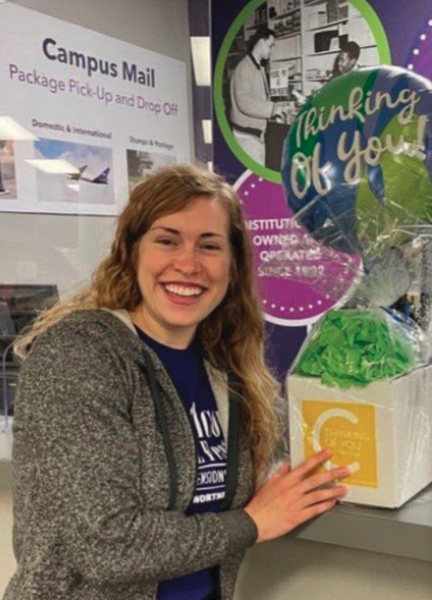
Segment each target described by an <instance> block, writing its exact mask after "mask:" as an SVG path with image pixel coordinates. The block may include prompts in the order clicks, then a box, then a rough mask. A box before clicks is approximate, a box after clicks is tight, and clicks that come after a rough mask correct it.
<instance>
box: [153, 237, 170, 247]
mask: <svg viewBox="0 0 432 600" xmlns="http://www.w3.org/2000/svg"><path fill="white" fill-rule="evenodd" d="M156 243H157V244H162V246H171V245H173V244H174V243H175V242H174V240H172V239H171V238H159V239H158V240H156Z"/></svg>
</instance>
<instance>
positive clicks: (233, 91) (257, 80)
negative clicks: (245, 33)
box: [230, 27, 284, 165]
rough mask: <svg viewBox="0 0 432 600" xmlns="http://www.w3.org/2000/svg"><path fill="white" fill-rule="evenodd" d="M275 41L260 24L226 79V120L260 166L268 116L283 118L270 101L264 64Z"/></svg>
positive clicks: (263, 158) (246, 150) (275, 105)
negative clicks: (227, 88)
mask: <svg viewBox="0 0 432 600" xmlns="http://www.w3.org/2000/svg"><path fill="white" fill-rule="evenodd" d="M274 43H275V34H274V31H273V30H272V29H269V28H268V27H260V28H258V29H257V31H256V32H255V33H254V35H253V36H252V37H251V38H250V40H249V42H248V47H247V54H246V56H245V57H244V58H243V59H242V60H241V61H240V62H239V64H238V65H237V67H236V68H235V70H234V73H233V75H232V78H231V82H230V104H231V107H230V121H231V126H232V131H233V135H234V137H235V139H236V141H237V143H238V144H239V146H241V148H242V149H243V150H244V151H245V152H246V153H247V154H248V155H249V156H250V157H251V158H253V160H255V161H256V162H257V163H259V164H260V165H264V162H265V143H264V135H265V130H266V126H267V121H268V120H269V119H275V120H277V119H280V120H283V119H284V114H283V111H282V110H281V109H280V108H278V104H277V103H276V102H272V101H271V100H270V88H269V84H268V80H267V74H266V70H265V64H266V63H267V62H268V60H269V58H270V55H271V53H272V49H273V46H274Z"/></svg>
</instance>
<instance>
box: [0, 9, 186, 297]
mask: <svg viewBox="0 0 432 600" xmlns="http://www.w3.org/2000/svg"><path fill="white" fill-rule="evenodd" d="M10 4H17V5H20V6H24V7H26V8H30V9H32V10H37V11H39V12H43V13H45V14H48V15H50V16H52V17H55V18H58V19H63V20H65V21H69V22H71V23H74V24H76V25H80V26H82V27H86V28H87V29H93V30H95V31H98V32H99V33H102V34H105V35H109V36H112V37H115V38H118V39H120V40H123V41H125V42H128V43H131V44H135V45H138V46H143V47H144V48H147V49H149V50H153V51H155V52H160V53H161V54H165V55H167V56H170V57H173V58H177V59H179V60H182V61H185V62H186V65H187V73H188V77H189V81H190V80H191V79H190V77H191V64H190V44H189V20H188V2H187V0H55V1H53V0H20V1H17V2H10ZM1 9H2V4H1V3H0V18H1ZM188 93H189V105H190V122H191V123H192V122H193V121H192V100H191V98H192V94H191V90H189V92H188ZM189 138H190V139H189V141H190V146H191V148H193V131H192V125H191V127H190V132H189ZM124 200H126V198H124ZM113 224H114V218H113V217H96V216H92V217H88V216H75V215H67V216H65V215H41V214H14V213H0V283H55V284H57V285H58V286H59V290H60V292H61V293H68V292H70V291H73V290H75V289H76V288H77V286H81V285H82V284H83V283H84V282H86V281H87V280H88V277H89V276H90V274H91V273H92V272H93V270H94V269H95V267H96V265H97V264H98V263H99V261H100V260H101V259H102V258H103V257H104V256H105V254H106V252H107V250H108V247H109V244H110V242H111V238H112V232H113Z"/></svg>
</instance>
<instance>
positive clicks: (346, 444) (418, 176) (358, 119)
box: [269, 67, 432, 508]
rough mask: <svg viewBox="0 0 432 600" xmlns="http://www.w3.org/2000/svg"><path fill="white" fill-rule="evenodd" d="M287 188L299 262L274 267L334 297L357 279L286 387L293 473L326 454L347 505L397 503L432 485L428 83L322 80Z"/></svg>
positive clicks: (319, 325) (381, 77) (390, 74)
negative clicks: (341, 480)
mask: <svg viewBox="0 0 432 600" xmlns="http://www.w3.org/2000/svg"><path fill="white" fill-rule="evenodd" d="M282 180H283V184H284V190H285V195H286V199H287V202H288V205H289V207H290V210H291V211H292V212H293V214H294V216H295V218H296V219H297V222H298V223H299V225H300V226H301V227H302V228H303V229H304V231H305V232H307V235H305V236H304V238H303V239H304V243H305V246H306V245H307V252H304V253H300V254H299V255H300V256H302V257H305V262H304V265H303V267H302V266H301V264H300V268H298V265H297V266H296V268H292V264H290V265H288V264H286V265H284V264H283V263H284V258H283V257H284V253H283V251H282V250H283V248H280V249H279V250H281V251H280V252H278V251H277V250H278V249H276V248H275V250H276V251H275V252H273V254H272V256H274V257H275V258H274V259H273V263H274V264H269V267H275V266H277V267H278V268H280V267H281V266H284V267H285V268H284V269H280V272H281V273H283V276H284V277H293V278H301V279H302V281H306V282H307V283H308V285H311V286H314V287H316V288H317V289H318V290H320V291H321V292H323V293H325V294H326V296H327V297H331V296H332V295H333V296H334V297H335V298H338V292H339V290H340V288H341V277H340V273H341V272H343V269H342V271H341V268H340V267H341V266H342V267H343V268H344V269H345V272H348V271H350V272H351V274H352V271H353V270H355V277H354V278H353V280H354V284H353V285H352V286H351V288H350V291H349V294H347V295H346V296H345V297H344V299H343V301H342V302H339V305H337V304H336V302H335V306H334V308H333V309H331V310H329V311H328V312H326V313H325V314H324V315H323V316H322V317H321V318H320V319H319V321H318V322H316V323H315V325H314V326H313V327H312V330H311V331H310V332H309V335H308V336H307V338H306V340H305V342H304V344H303V346H302V348H301V350H300V352H299V355H298V357H297V359H296V361H295V362H294V364H293V366H292V368H291V370H290V373H289V375H288V378H287V393H288V401H289V415H290V422H289V430H290V452H291V460H292V463H293V465H296V464H298V463H300V462H301V461H303V460H304V459H305V458H307V457H308V456H311V455H312V454H314V453H315V452H317V451H319V450H321V449H323V448H326V447H328V448H331V449H332V457H331V460H330V461H328V464H327V465H326V467H327V468H330V467H332V466H335V465H340V466H349V468H350V472H351V474H350V475H349V477H348V478H347V479H346V480H345V482H346V484H347V486H348V494H347V496H346V497H345V499H344V501H348V502H354V503H360V504H367V505H373V506H382V507H393V508H394V507H398V506H401V505H402V504H403V503H404V502H406V501H407V500H408V499H409V498H411V497H412V496H413V495H415V494H416V493H418V492H419V491H420V490H421V489H423V488H424V487H425V486H427V485H428V484H429V483H430V482H432V366H431V365H430V358H431V343H430V338H431V335H430V333H431V324H430V312H431V310H430V309H431V302H430V299H431V292H432V289H431V288H432V253H431V248H432V225H431V224H432V84H431V83H430V82H429V81H428V80H425V79H424V78H422V77H419V76H417V75H415V74H414V73H412V72H410V71H407V70H405V69H401V68H397V67H377V68H367V69H366V68H365V69H358V70H356V71H352V72H350V73H347V74H346V75H344V76H342V77H340V78H338V79H336V80H334V81H331V82H330V83H329V84H327V85H325V86H324V87H323V88H322V89H321V91H320V92H319V93H318V94H316V95H315V96H313V97H311V98H309V100H308V102H307V103H306V105H305V106H304V107H303V109H302V110H301V112H300V113H299V114H298V115H297V117H296V120H295V122H294V123H293V126H292V127H291V130H290V132H289V135H288V138H287V140H286V145H285V150H284V159H283V166H282ZM311 239H312V240H313V243H312V244H311V241H310V240H311ZM311 246H312V248H313V247H315V248H316V253H315V254H316V256H318V255H319V257H320V260H321V259H323V258H325V260H326V261H331V260H333V262H334V264H335V265H336V266H337V268H335V269H334V273H335V276H334V277H332V275H331V270H329V269H326V272H325V276H322V275H320V270H319V269H318V268H315V269H312V268H311V260H313V257H314V253H313V252H312V253H311ZM305 249H306V248H305ZM270 262H271V261H270ZM300 263H301V261H300Z"/></svg>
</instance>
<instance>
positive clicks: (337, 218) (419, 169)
mask: <svg viewBox="0 0 432 600" xmlns="http://www.w3.org/2000/svg"><path fill="white" fill-rule="evenodd" d="M431 173H432V84H431V82H430V81H429V80H427V79H425V78H423V77H420V76H418V75H416V74H415V73H413V72H411V71H407V70H406V69H402V68H399V67H390V66H389V67H377V68H364V69H356V70H353V71H351V72H349V73H347V74H345V75H343V76H341V77H338V78H336V79H334V80H332V81H330V82H329V83H327V84H326V85H324V86H323V87H322V88H321V90H320V91H319V92H318V93H317V94H316V95H315V96H312V97H310V98H309V99H308V101H307V103H306V104H305V106H304V107H303V108H302V110H301V111H300V112H299V114H298V115H297V117H296V119H295V121H294V123H293V125H292V127H291V129H290V132H289V134H288V137H287V140H286V142H285V148H284V158H283V165H282V179H283V183H284V188H285V193H286V197H287V202H288V204H289V206H290V207H291V209H292V210H293V212H294V214H295V215H296V218H297V219H298V221H299V222H300V223H301V224H302V225H303V226H305V227H306V229H307V230H308V231H309V232H310V233H311V234H312V236H313V237H314V238H315V239H316V240H318V241H320V242H322V243H323V244H325V245H327V246H330V247H332V248H334V249H336V250H342V251H345V252H350V253H353V254H360V255H362V256H363V257H371V256H372V257H377V256H379V255H380V253H381V252H383V251H385V250H387V249H388V248H392V247H397V246H400V245H402V244H404V243H405V242H406V241H409V240H410V239H412V237H413V236H414V235H416V234H417V230H418V226H419V225H421V224H425V223H430V222H432V180H431Z"/></svg>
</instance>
